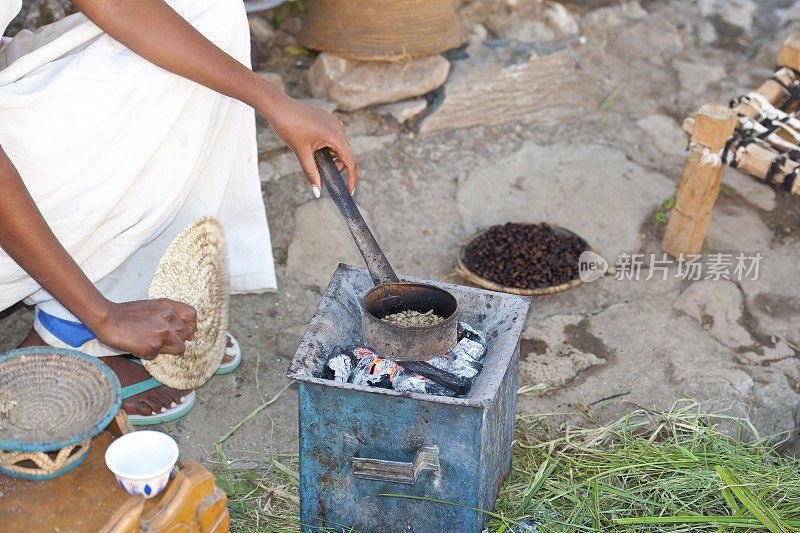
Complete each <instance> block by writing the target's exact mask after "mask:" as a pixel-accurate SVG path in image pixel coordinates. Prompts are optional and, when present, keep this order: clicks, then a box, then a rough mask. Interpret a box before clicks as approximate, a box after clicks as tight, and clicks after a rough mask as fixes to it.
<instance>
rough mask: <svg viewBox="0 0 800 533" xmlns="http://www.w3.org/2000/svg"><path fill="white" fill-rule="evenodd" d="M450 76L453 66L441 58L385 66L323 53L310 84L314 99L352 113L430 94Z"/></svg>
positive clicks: (316, 64)
mask: <svg viewBox="0 0 800 533" xmlns="http://www.w3.org/2000/svg"><path fill="white" fill-rule="evenodd" d="M449 72H450V62H449V61H447V60H446V59H445V58H443V57H442V56H440V55H433V56H428V57H423V58H419V59H412V60H410V61H408V62H397V63H386V62H378V61H353V60H350V59H344V58H342V57H338V56H335V55H333V54H330V53H327V52H323V53H321V54H320V55H319V56H318V57H317V59H316V60H315V61H314V64H313V65H311V68H310V69H309V70H308V82H309V85H310V86H311V93H312V94H313V95H314V97H315V98H319V99H322V100H331V101H334V102H336V104H337V106H338V108H339V109H341V110H345V111H352V110H355V109H361V108H363V107H367V106H370V105H374V104H383V103H388V102H396V101H398V100H405V99H406V98H411V97H414V96H419V95H422V94H425V93H428V92H430V91H432V90H434V89H436V88H437V87H440V86H441V85H442V84H443V83H444V82H445V80H446V79H447V75H448V73H449Z"/></svg>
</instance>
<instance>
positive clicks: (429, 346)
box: [314, 148, 458, 361]
mask: <svg viewBox="0 0 800 533" xmlns="http://www.w3.org/2000/svg"><path fill="white" fill-rule="evenodd" d="M314 161H315V162H316V164H317V168H318V169H319V172H320V176H321V177H322V183H324V184H325V188H326V189H327V191H328V194H330V196H331V199H332V200H333V203H334V204H336V207H338V208H339V211H340V212H341V213H342V216H343V217H344V219H345V221H346V222H347V227H348V228H349V229H350V233H351V234H352V235H353V239H354V240H355V242H356V245H357V246H358V250H359V251H360V252H361V256H362V257H363V258H364V262H365V263H366V264H367V268H368V269H369V273H370V275H371V276H372V281H373V283H375V288H373V289H372V290H370V291H369V292H368V293H367V294H366V295H365V296H364V298H363V300H362V302H361V310H362V313H361V315H362V333H363V337H364V344H366V345H367V346H368V347H369V348H370V349H372V350H374V351H375V352H377V353H379V354H381V355H384V356H386V357H389V358H391V359H394V360H395V361H423V360H426V359H430V358H431V357H433V356H435V355H440V354H443V353H447V352H448V351H450V350H451V349H452V348H453V346H455V344H456V341H457V329H458V302H457V301H456V298H455V297H454V296H453V295H452V294H450V293H449V292H448V291H446V290H444V289H440V288H439V287H435V286H433V285H429V284H427V283H410V282H401V281H400V280H399V279H398V277H397V275H396V274H395V273H394V270H393V269H392V266H391V265H390V264H389V261H388V260H387V259H386V256H385V255H384V253H383V251H382V250H381V248H380V246H378V242H377V241H376V240H375V236H374V235H373V234H372V232H371V231H370V229H369V227H368V226H367V223H366V222H365V221H364V217H362V216H361V213H360V212H359V210H358V207H356V204H355V202H354V201H353V197H352V196H350V191H348V190H347V186H346V185H345V182H344V180H343V179H342V175H341V174H340V173H339V170H338V169H337V168H336V163H334V161H333V158H332V157H331V154H330V151H329V150H328V149H327V148H322V149H320V150H317V151H316V152H314ZM431 309H432V310H433V312H434V313H435V314H437V315H439V316H441V317H443V319H444V320H442V321H441V322H439V323H438V324H434V325H431V326H401V325H397V324H390V323H388V322H384V321H383V320H381V319H382V318H383V317H385V316H387V315H391V314H393V313H398V312H400V311H407V310H413V311H419V312H421V313H425V312H428V311H430V310H431Z"/></svg>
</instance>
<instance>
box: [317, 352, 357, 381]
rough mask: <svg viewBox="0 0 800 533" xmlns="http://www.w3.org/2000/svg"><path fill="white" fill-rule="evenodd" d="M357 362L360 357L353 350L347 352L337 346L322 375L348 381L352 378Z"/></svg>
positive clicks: (326, 377) (334, 379) (335, 379)
mask: <svg viewBox="0 0 800 533" xmlns="http://www.w3.org/2000/svg"><path fill="white" fill-rule="evenodd" d="M357 362H358V358H357V357H355V355H354V354H353V353H352V352H350V351H348V352H347V353H345V352H344V351H343V350H342V349H341V348H339V347H338V346H337V347H336V348H334V349H333V353H331V356H330V357H329V358H328V362H327V363H326V364H325V368H323V369H322V377H324V378H325V379H332V380H333V381H339V382H340V383H346V382H347V380H348V379H350V375H351V374H352V373H353V368H355V366H356V363H357Z"/></svg>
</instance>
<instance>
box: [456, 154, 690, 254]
mask: <svg viewBox="0 0 800 533" xmlns="http://www.w3.org/2000/svg"><path fill="white" fill-rule="evenodd" d="M487 182H488V183H489V186H487V185H486V184H487ZM673 192H674V184H673V183H672V182H671V181H670V180H669V179H667V178H665V177H664V176H662V175H660V174H657V173H655V172H650V171H647V170H645V169H643V168H641V167H639V166H637V165H635V164H633V163H631V162H630V161H628V159H627V158H626V157H625V154H624V153H622V152H621V151H619V150H617V149H615V148H610V147H605V146H600V145H592V144H589V145H582V146H581V147H580V149H577V148H576V146H575V145H574V144H572V143H570V144H555V145H552V146H537V145H532V144H529V145H527V146H525V147H524V148H523V149H521V150H520V151H518V152H516V153H514V154H512V155H511V156H509V157H507V158H504V159H501V160H497V161H492V162H490V163H488V164H487V165H485V166H484V167H481V168H479V169H476V170H475V171H474V172H473V173H472V174H470V175H469V176H468V177H467V178H466V179H465V180H464V182H463V183H462V184H460V186H459V190H458V196H457V206H458V211H459V213H460V214H461V217H462V219H463V221H464V225H465V227H466V229H467V231H474V230H476V229H478V228H480V227H485V226H489V225H492V224H499V223H503V222H542V221H544V222H548V223H550V224H555V225H559V226H563V227H565V228H567V229H570V230H572V231H574V232H576V233H577V234H578V235H580V236H581V237H583V238H584V239H586V240H587V241H588V242H589V245H590V246H592V247H593V248H594V249H595V250H596V251H597V252H598V253H599V254H600V255H602V256H603V257H605V258H606V260H607V261H608V262H609V264H612V265H613V264H614V263H615V262H616V258H617V256H618V255H619V254H621V253H623V252H626V253H633V252H635V251H636V250H638V249H639V246H640V245H641V234H640V232H639V228H638V226H637V225H635V224H630V222H629V221H630V220H642V219H644V217H646V216H647V215H648V214H649V213H650V212H651V211H652V210H653V209H654V208H655V206H656V205H658V204H659V203H660V202H661V201H662V200H664V198H666V197H668V196H670V195H671V194H672V193H673Z"/></svg>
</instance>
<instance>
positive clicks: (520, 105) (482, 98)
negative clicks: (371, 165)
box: [420, 50, 583, 134]
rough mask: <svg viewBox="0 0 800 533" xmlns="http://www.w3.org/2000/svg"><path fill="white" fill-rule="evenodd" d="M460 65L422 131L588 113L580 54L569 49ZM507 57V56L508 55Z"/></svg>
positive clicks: (478, 59)
mask: <svg viewBox="0 0 800 533" xmlns="http://www.w3.org/2000/svg"><path fill="white" fill-rule="evenodd" d="M499 54H500V53H498V54H495V55H494V56H493V55H486V56H484V57H472V58H471V60H463V61H458V62H456V63H455V65H454V67H453V73H452V74H451V76H450V79H449V80H448V83H447V85H446V87H445V96H444V100H443V101H442V103H441V104H440V105H439V107H438V108H436V110H435V111H434V112H433V113H431V114H430V115H429V116H428V117H427V118H425V120H424V121H423V122H422V124H421V126H420V133H421V134H429V133H433V132H437V131H443V130H450V129H455V128H467V127H470V126H476V125H480V124H483V125H495V124H503V123H505V122H510V121H519V122H528V123H529V122H547V121H555V120H563V119H569V118H575V117H578V116H580V115H581V114H582V113H583V108H582V105H581V98H580V93H579V91H578V79H577V76H576V74H575V58H574V56H573V55H572V54H571V53H570V51H569V50H561V51H559V52H555V53H553V54H550V55H547V56H539V55H537V54H536V52H535V51H533V50H530V51H528V54H529V59H527V60H526V61H524V62H522V63H514V64H510V65H507V66H504V65H503V64H502V62H500V61H498V60H497V57H502V56H501V55H499ZM507 59H508V58H507Z"/></svg>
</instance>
